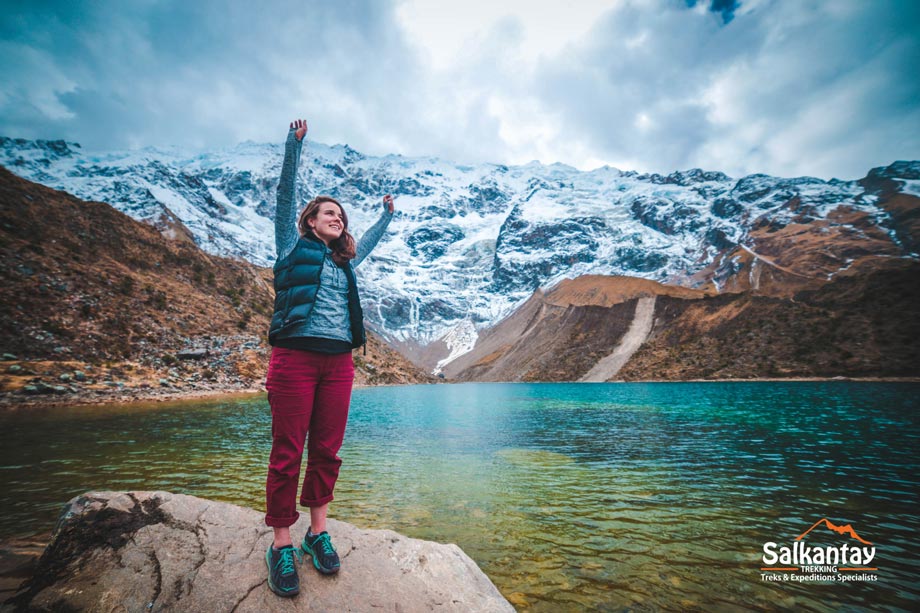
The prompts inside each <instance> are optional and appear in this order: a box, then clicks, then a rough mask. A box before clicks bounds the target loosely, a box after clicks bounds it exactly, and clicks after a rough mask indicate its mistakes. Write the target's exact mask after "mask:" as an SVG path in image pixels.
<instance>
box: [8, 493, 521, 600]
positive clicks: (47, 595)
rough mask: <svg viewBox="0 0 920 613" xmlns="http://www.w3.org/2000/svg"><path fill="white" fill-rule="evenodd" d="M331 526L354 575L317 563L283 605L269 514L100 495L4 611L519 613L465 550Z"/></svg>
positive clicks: (76, 516)
mask: <svg viewBox="0 0 920 613" xmlns="http://www.w3.org/2000/svg"><path fill="white" fill-rule="evenodd" d="M327 527H328V530H329V533H330V534H331V535H332V537H333V542H334V543H335V545H336V549H337V550H338V552H339V556H340V557H341V559H342V569H341V570H340V571H339V573H338V574H336V575H333V576H324V575H320V574H319V573H318V572H316V570H315V569H314V568H313V567H312V564H311V563H310V562H309V558H308V559H307V560H306V561H305V562H304V564H302V565H301V566H300V567H299V569H298V572H299V573H300V594H298V595H297V596H295V597H294V598H280V597H278V596H276V595H275V594H273V593H272V592H271V591H270V590H269V588H268V584H267V581H266V577H267V573H268V571H267V567H266V564H265V551H266V549H267V548H268V546H269V544H270V543H271V538H272V537H271V534H272V531H271V528H268V527H266V526H265V523H264V515H263V514H262V513H260V512H258V511H255V510H252V509H244V508H242V507H238V506H235V505H232V504H227V503H222V502H215V501H213V500H206V499H202V498H196V497H194V496H186V495H182V494H172V493H169V492H89V493H86V494H83V495H82V496H77V497H76V498H74V499H73V500H71V501H70V502H69V503H68V504H67V505H66V507H65V509H64V512H63V513H62V515H61V518H60V520H59V521H58V524H57V526H56V527H55V529H54V532H53V533H52V537H51V542H50V543H49V545H48V547H47V548H46V549H45V552H44V554H43V555H42V557H41V559H40V561H39V563H38V567H37V570H36V573H35V575H34V577H33V579H32V580H31V582H30V584H29V585H28V587H27V588H26V589H24V590H23V591H21V592H20V593H19V595H18V596H17V597H16V598H15V599H13V600H11V601H8V602H7V603H5V604H4V605H3V606H2V607H0V609H2V610H3V611H8V610H29V611H106V612H109V611H137V612H144V613H146V612H150V611H192V612H193V611H208V612H211V611H235V612H240V613H242V612H244V611H258V612H270V611H282V610H283V611H381V612H383V611H398V612H402V613H409V612H413V611H488V612H492V611H514V609H513V607H512V606H511V605H510V604H509V603H508V601H507V600H505V599H504V598H503V597H502V595H501V594H500V593H499V591H498V589H496V587H495V585H493V584H492V582H491V581H490V580H489V578H488V577H486V575H485V574H484V573H483V572H482V571H481V570H480V569H479V568H478V567H477V566H476V564H475V562H473V561H472V560H471V559H470V558H469V556H467V555H466V554H465V553H463V551H462V550H461V549H460V548H459V547H457V546H456V545H453V544H449V545H444V544H439V543H433V542H430V541H423V540H419V539H412V538H408V537H405V536H402V535H400V534H398V533H396V532H393V531H391V530H362V529H360V528H357V527H355V526H353V525H351V524H348V523H345V522H341V521H335V520H329V522H328V526H327ZM299 536H301V537H302V535H299ZM297 537H298V535H297V533H296V532H295V538H297Z"/></svg>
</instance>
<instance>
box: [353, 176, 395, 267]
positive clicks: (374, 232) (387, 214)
mask: <svg viewBox="0 0 920 613" xmlns="http://www.w3.org/2000/svg"><path fill="white" fill-rule="evenodd" d="M383 205H384V206H383V214H382V215H380V219H378V220H377V223H375V224H374V225H373V226H371V227H370V229H369V230H368V231H367V232H365V233H364V234H363V235H362V236H361V240H359V241H358V247H357V249H356V252H357V253H356V255H355V261H354V265H355V266H357V265H358V264H360V263H361V262H363V261H364V258H366V257H367V256H368V255H370V252H371V251H373V250H374V247H376V246H377V243H379V242H380V238H381V237H382V236H383V232H384V230H386V229H387V226H388V225H390V220H392V219H393V212H394V211H395V209H394V207H393V196H391V195H389V194H387V195H386V196H384V197H383Z"/></svg>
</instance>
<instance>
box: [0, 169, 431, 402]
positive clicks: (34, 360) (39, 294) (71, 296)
mask: <svg viewBox="0 0 920 613" xmlns="http://www.w3.org/2000/svg"><path fill="white" fill-rule="evenodd" d="M174 230H175V229H174ZM174 235H175V236H177V237H179V238H178V239H177V240H170V239H169V238H166V237H165V236H163V235H162V234H161V233H160V232H158V231H157V230H156V229H155V228H153V227H151V226H148V225H146V224H143V223H140V222H137V221H135V220H133V219H131V218H130V217H128V216H127V215H125V214H123V213H121V212H119V211H117V210H116V209H114V208H112V207H111V206H109V205H107V204H104V203H99V202H84V201H82V200H79V199H78V198H75V197H73V196H71V195H70V194H67V193H65V192H59V191H55V190H52V189H48V188H46V187H43V186H41V185H38V184H35V183H31V182H29V181H26V180H24V179H21V178H19V177H16V176H15V175H13V174H11V173H10V172H8V171H7V170H6V169H4V168H0V264H2V265H0V281H2V286H0V333H2V337H0V338H2V352H4V353H6V354H11V355H10V356H7V357H6V362H5V363H4V364H3V366H2V368H3V371H5V373H6V374H5V375H4V376H2V378H0V382H2V391H6V392H16V391H17V390H23V389H24V386H25V385H27V384H31V385H32V387H33V388H34V387H35V386H36V385H37V386H38V391H39V392H41V391H48V389H47V386H50V385H56V386H57V387H58V388H60V389H57V390H54V391H55V392H56V393H58V394H60V398H61V400H66V399H67V398H71V397H76V396H79V395H80V394H82V393H84V392H87V391H95V392H100V393H101V392H103V391H106V390H114V391H117V392H122V393H124V392H132V393H135V394H136V395H139V396H144V395H152V394H153V391H152V390H163V391H169V392H172V393H178V392H180V391H192V390H202V389H213V390H225V389H243V388H245V389H251V388H259V387H261V385H262V381H264V376H265V371H266V368H267V365H268V355H269V352H270V349H271V348H270V347H269V346H268V344H267V339H266V334H267V330H268V321H269V318H270V316H271V311H272V303H273V290H272V288H271V270H270V269H264V268H259V267H256V266H253V265H251V264H248V263H246V262H243V261H239V260H234V259H228V258H221V257H216V256H210V255H208V254H205V253H204V252H203V251H201V250H200V249H198V248H197V247H196V246H195V245H194V244H193V243H191V242H190V241H188V240H186V239H185V238H184V233H183V232H180V231H176V232H175V233H174ZM191 348H200V349H204V350H207V351H208V355H207V356H205V357H204V358H202V359H197V360H179V359H177V355H178V354H179V352H180V351H183V350H185V349H191ZM11 356H12V357H11ZM357 356H358V354H357V353H356V358H357ZM356 363H357V364H358V365H359V368H360V370H359V373H358V376H357V379H358V381H359V382H364V383H398V382H406V381H421V380H429V378H428V377H427V376H426V375H424V374H421V373H420V372H419V371H418V370H417V369H415V368H414V367H412V366H410V365H409V364H408V363H407V362H406V361H405V360H404V359H402V358H401V356H399V355H398V354H397V353H395V352H393V351H391V350H388V348H386V347H385V346H384V345H383V344H382V343H381V342H379V341H378V340H377V339H375V338H372V339H371V340H370V342H369V343H368V355H367V356H366V357H364V356H363V355H362V356H361V357H360V359H356ZM76 371H80V372H81V373H82V374H83V375H84V377H83V379H79V378H77V377H76V376H75V375H74V374H73V373H75V372H76ZM61 375H64V379H63V380H62V379H61ZM68 377H69V379H68ZM161 380H162V381H161ZM42 384H44V387H43V385H42ZM144 390H147V391H144ZM30 391H34V390H30ZM75 395H76V396H75ZM18 397H19V394H18V393H17V394H16V396H15V397H14V398H13V400H10V399H9V398H7V399H6V401H7V402H11V401H14V400H15V398H18ZM81 400H82V398H81Z"/></svg>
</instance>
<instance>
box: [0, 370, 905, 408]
mask: <svg viewBox="0 0 920 613" xmlns="http://www.w3.org/2000/svg"><path fill="white" fill-rule="evenodd" d="M798 382H805V383H807V382H811V383H819V382H855V383H920V377H842V376H836V377H785V378H778V377H758V378H750V379H679V380H673V379H641V380H636V381H606V382H601V383H596V382H581V381H442V382H438V383H383V384H378V385H366V384H356V385H354V388H353V389H364V388H371V387H394V386H398V385H444V384H456V385H461V384H465V383H578V384H584V385H598V384H600V385H606V384H610V383H798ZM264 393H265V388H264V386H258V387H251V386H250V387H238V386H229V387H225V388H218V387H215V388H207V389H194V390H175V389H157V388H126V389H118V390H116V389H112V390H111V391H110V390H88V391H87V392H86V393H79V392H77V393H72V394H67V395H58V394H49V395H24V394H22V393H18V392H4V393H0V411H4V412H12V411H17V410H26V409H32V408H64V407H91V406H100V405H128V404H162V403H170V402H187V401H190V400H202V401H208V400H217V399H232V398H249V397H251V396H256V395H258V394H264Z"/></svg>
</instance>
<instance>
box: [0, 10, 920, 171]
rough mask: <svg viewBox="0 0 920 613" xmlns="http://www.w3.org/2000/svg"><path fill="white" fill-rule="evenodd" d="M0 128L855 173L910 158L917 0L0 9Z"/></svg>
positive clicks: (113, 141) (131, 140) (456, 155)
mask: <svg viewBox="0 0 920 613" xmlns="http://www.w3.org/2000/svg"><path fill="white" fill-rule="evenodd" d="M0 57H2V58H3V59H2V64H0V135H4V136H11V137H23V138H51V139H57V138H64V139H67V140H71V141H76V142H79V143H81V144H82V145H83V146H84V147H85V148H88V149H109V148H119V149H120V148H139V147H144V146H147V145H156V146H163V145H179V146H183V147H189V148H194V149H211V148H217V147H223V146H228V145H233V144H235V143H238V142H241V141H244V140H253V141H257V142H280V141H281V140H283V138H284V136H285V134H286V130H287V124H288V122H289V121H290V120H291V119H294V118H296V117H305V118H307V120H308V121H309V123H310V135H311V138H313V139H315V140H317V141H320V142H324V143H328V144H336V143H347V144H349V145H351V146H352V147H354V148H356V149H358V150H359V151H362V152H364V153H369V154H374V155H381V154H386V153H401V154H404V155H411V156H429V155H433V156H439V157H442V158H445V159H449V160H453V161H457V162H463V163H475V162H501V163H511V164H517V163H526V162H529V161H531V160H535V159H536V160H540V161H542V162H545V163H550V162H557V161H558V162H563V163H566V164H570V165H573V166H576V167H578V168H581V169H586V170H587V169H591V168H595V167H598V166H602V165H604V164H609V165H611V166H616V167H618V168H621V169H624V170H639V171H655V172H663V173H667V172H670V171H672V170H676V169H686V168H692V167H702V168H705V169H709V170H722V171H724V172H726V173H728V174H730V175H732V176H736V177H737V176H742V175H745V174H748V173H754V172H766V173H770V174H774V175H780V176H798V175H813V176H818V177H822V178H831V177H838V178H842V179H853V178H858V177H862V176H864V175H865V173H866V171H867V170H868V169H869V168H871V167H874V166H881V165H887V164H889V163H891V162H893V161H895V160H898V159H911V160H916V159H920V78H918V68H917V67H918V66H920V2H917V1H916V0H904V1H900V2H899V1H894V0H826V1H823V0H741V1H740V2H738V1H734V0H699V1H693V0H573V1H569V2H550V1H548V0H462V1H453V0H450V1H448V0H443V1H442V0H339V1H337V2H327V1H321V0H315V1H304V0H301V1H293V0H291V1H274V0H272V1H265V2H261V3H251V2H243V1H236V2H227V1H226V0H132V1H128V0H84V1H81V0H66V1H59V2H55V1H51V0H47V1H39V0H36V1H26V0H21V1H12V2H4V9H3V12H2V15H0Z"/></svg>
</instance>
